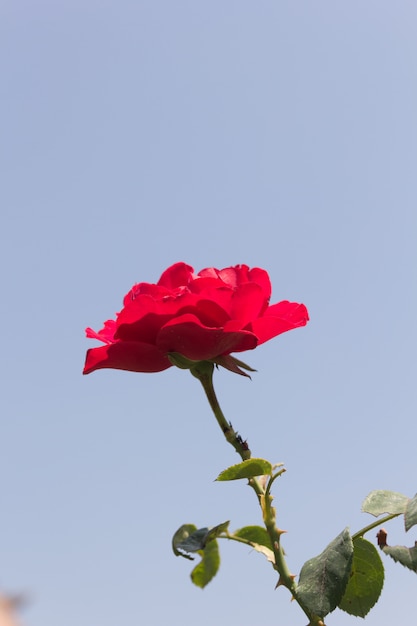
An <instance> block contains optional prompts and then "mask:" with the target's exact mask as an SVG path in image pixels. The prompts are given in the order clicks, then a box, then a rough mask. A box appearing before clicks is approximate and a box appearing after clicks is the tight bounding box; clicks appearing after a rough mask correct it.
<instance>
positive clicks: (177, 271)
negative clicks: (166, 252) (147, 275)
mask: <svg viewBox="0 0 417 626" xmlns="http://www.w3.org/2000/svg"><path fill="white" fill-rule="evenodd" d="M193 278H194V269H193V268H192V267H191V265H186V263H174V265H171V267H168V269H166V270H165V272H163V274H162V276H161V278H160V279H159V280H158V283H157V284H158V285H162V286H163V287H167V288H168V289H177V288H178V287H185V286H187V285H188V283H190V282H191V281H192V279H193Z"/></svg>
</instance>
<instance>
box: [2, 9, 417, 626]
mask: <svg viewBox="0 0 417 626" xmlns="http://www.w3.org/2000/svg"><path fill="white" fill-rule="evenodd" d="M416 30H417V4H416V3H415V1H414V0H398V1H397V2H388V1H387V0H369V1H363V0H351V1H350V2H334V1H330V0H316V1H315V2H294V1H293V0H281V1H280V2H275V1H274V2H272V1H268V0H266V1H262V2H257V3H255V2H252V1H248V0H239V1H237V0H236V1H227V0H226V1H224V0H222V1H221V2H220V1H219V0H212V1H211V2H204V1H202V2H200V1H198V0H193V1H191V0H190V1H184V0H178V1H177V0H175V1H167V0H164V1H160V2H159V1H157V0H152V1H151V0H149V1H141V0H137V1H136V2H135V1H133V0H130V1H129V0H119V1H118V2H115V1H114V0H113V1H109V0H107V1H106V0H102V1H99V0H82V1H81V0H61V1H58V2H57V1H56V0H55V1H52V0H49V1H46V0H38V1H37V2H33V1H29V0H2V1H0V76H1V81H0V90H1V94H0V107H1V116H0V167H1V170H0V171H1V174H0V175H1V185H0V203H1V217H0V219H1V230H0V237H1V246H0V254H1V268H2V289H3V306H2V319H3V321H2V326H3V335H4V338H3V349H2V354H3V358H2V360H1V380H2V383H3V384H2V392H1V420H2V426H1V433H2V446H1V449H2V454H1V455H0V488H1V494H2V512H1V526H0V528H1V532H0V563H1V565H0V589H1V591H3V592H8V591H10V592H21V591H23V592H26V593H27V594H28V596H29V598H30V603H29V605H28V607H27V608H26V609H25V610H24V611H23V612H22V613H21V621H22V624H23V626H120V625H123V626H139V624H141V625H142V624H144V625H146V626H165V625H166V624H181V626H195V624H196V623H198V624H199V626H212V625H213V624H219V625H221V626H222V625H233V626H234V625H239V626H252V625H253V624H261V623H265V624H274V623H276V624H291V625H294V626H304V624H305V621H306V620H305V617H304V616H303V614H302V613H301V611H300V609H299V608H298V607H297V606H296V605H295V603H290V598H289V594H288V593H287V592H286V591H285V590H283V589H279V590H277V591H274V585H275V582H276V578H275V576H274V572H273V571H272V569H271V568H270V566H269V565H268V563H267V562H266V561H264V559H263V558H262V557H261V556H260V555H258V554H256V553H254V552H250V551H248V550H246V549H245V548H242V547H241V546H237V545H230V544H226V543H225V542H223V543H222V544H221V550H222V565H221V569H220V572H219V574H218V576H217V577H216V579H215V580H214V581H213V582H212V583H210V585H209V586H208V587H207V588H206V589H205V590H204V591H201V590H199V589H197V588H195V587H193V586H192V584H191V582H190V580H189V572H190V571H191V567H190V563H189V562H187V561H185V560H183V559H181V560H180V559H178V558H175V557H174V556H173V554H172V553H171V547H170V541H171V536H172V534H173V532H174V531H175V530H176V529H177V528H178V527H179V526H180V525H181V524H182V523H186V522H187V523H195V524H197V525H198V526H206V525H209V526H213V525H215V524H217V523H220V522H223V521H224V520H226V519H230V520H231V527H232V528H238V527H240V526H242V525H245V524H259V523H261V519H260V514H259V510H258V508H257V505H256V502H255V499H254V497H253V494H252V492H251V491H250V490H249V489H248V488H247V487H246V486H245V484H244V483H243V482H242V483H215V482H214V479H215V477H216V476H217V475H218V473H219V472H220V471H221V470H222V469H224V468H225V467H227V466H229V465H231V464H232V463H235V462H236V461H237V460H238V457H237V456H236V454H235V453H234V451H233V450H232V448H230V449H229V447H228V446H227V445H226V444H225V443H224V441H223V440H222V437H221V434H220V433H219V432H217V425H216V424H215V422H214V419H213V418H212V416H211V415H210V412H209V408H208V405H207V403H206V402H205V399H204V397H203V393H202V390H200V388H199V386H198V383H197V381H196V380H195V379H193V378H192V377H191V376H190V375H189V374H188V373H187V372H184V371H180V370H177V369H174V368H171V369H170V370H168V371H166V372H163V373H160V374H155V375H145V374H143V375H141V374H132V373H125V372H115V371H101V372H96V373H94V374H92V375H90V376H88V377H82V376H81V370H82V366H83V362H84V355H85V350H86V349H87V348H88V347H92V346H93V345H94V343H93V342H91V341H87V340H86V339H85V337H84V328H85V327H86V326H92V327H93V328H96V329H98V328H99V327H100V326H101V324H102V322H103V321H104V320H105V319H107V318H108V317H112V316H113V315H114V313H115V312H116V311H118V310H119V309H120V307H121V302H122V298H123V295H124V294H125V293H126V292H127V291H128V290H129V288H130V287H131V286H132V284H133V283H134V282H136V281H149V282H154V281H156V280H157V279H158V277H159V275H160V274H161V272H162V271H163V270H164V269H165V268H166V267H167V266H168V265H170V264H171V263H173V262H175V261H180V260H182V261H185V262H187V263H189V264H191V265H193V266H194V267H195V269H196V270H200V269H201V268H203V267H207V266H216V267H224V266H227V265H235V264H237V263H246V264H248V265H250V266H260V267H264V268H265V269H267V270H268V272H269V274H270V276H271V280H272V285H273V297H272V301H273V302H276V301H278V300H282V299H290V300H296V301H301V302H304V303H305V304H306V305H307V306H308V308H309V311H310V317H311V322H310V324H309V325H308V326H307V327H306V328H304V329H299V330H296V331H293V332H291V333H287V334H286V335H284V336H282V337H279V338H277V339H275V340H273V341H271V342H269V343H268V344H265V345H263V346H261V347H260V348H259V349H257V350H256V351H254V352H253V353H245V354H244V355H242V358H244V360H245V361H247V362H248V363H249V364H250V365H252V366H253V367H255V368H256V369H257V370H258V372H257V373H256V374H255V375H254V376H253V379H252V381H249V380H246V379H244V378H241V377H238V376H235V375H233V374H231V373H229V372H226V371H224V370H223V371H219V372H218V373H217V375H216V379H215V383H216V389H217V392H218V395H219V398H220V401H221V403H222V405H223V408H224V411H225V414H226V417H227V418H228V419H230V420H231V421H232V422H233V425H234V426H235V427H236V428H237V429H238V430H239V432H240V433H241V434H242V436H243V437H244V438H248V440H249V444H250V445H251V448H252V451H253V453H254V455H255V456H263V457H266V458H268V459H270V460H271V461H273V462H278V461H284V462H285V464H286V467H287V470H288V471H287V473H286V474H285V475H284V476H283V478H282V479H281V481H280V482H279V484H276V487H275V492H274V493H275V496H276V500H275V502H276V505H277V509H278V524H279V525H280V526H281V527H283V528H286V529H287V530H288V535H286V537H285V542H284V547H285V548H286V551H287V553H288V561H289V565H290V567H291V569H292V570H293V571H294V573H298V572H299V571H300V568H301V566H302V564H303V562H304V561H306V560H307V559H308V558H310V557H312V556H314V555H316V554H317V553H319V552H321V550H322V549H323V548H324V547H325V545H326V544H327V543H329V542H330V541H331V540H332V539H333V538H334V537H335V536H336V535H337V534H338V533H339V532H340V531H341V530H342V529H343V528H344V527H345V526H350V528H351V530H352V532H355V531H356V530H358V529H359V528H361V527H362V526H364V525H366V524H367V523H369V522H370V521H372V518H370V517H369V516H365V515H364V514H361V513H360V506H361V502H362V500H363V499H364V497H365V496H366V495H367V494H368V493H369V492H370V491H371V490H372V489H376V488H387V489H392V490H395V491H399V492H402V493H405V494H407V495H409V496H413V495H414V494H415V492H416V491H417V481H416V475H417V472H416V465H417V457H416V443H415V442H416V436H417V427H416V406H417V397H416V396H417V394H416V383H415V380H416V357H415V354H416V338H417V337H416V335H417V333H416V324H415V310H416V305H417V296H416V267H417V254H416V239H417V214H416V200H417V179H416V168H417V38H416ZM368 538H369V539H370V540H374V536H373V533H371V534H370V536H369V537H368ZM415 539H416V533H415V529H412V530H411V531H410V532H409V533H408V534H407V535H405V534H404V532H403V531H402V527H401V522H398V523H397V522H395V523H391V524H390V525H389V526H388V541H389V542H391V543H406V544H407V545H409V546H411V545H413V544H414V541H415ZM384 564H385V565H386V583H385V589H384V591H383V595H382V599H381V601H380V603H379V604H378V605H377V607H376V608H375V609H374V610H373V611H372V612H371V613H370V615H369V617H368V618H367V620H366V623H367V625H368V626H388V625H391V624H393V623H395V624H401V625H403V626H409V625H410V626H412V625H413V624H414V618H413V617H411V615H414V613H415V607H414V604H415V602H414V597H415V589H416V576H415V574H413V573H411V572H408V571H406V570H404V569H403V568H402V567H400V566H398V565H395V564H393V563H392V562H390V561H388V559H386V558H385V559H384ZM326 623H328V625H329V626H345V624H346V625H347V624H353V623H356V621H355V618H352V617H350V616H347V615H345V614H343V613H341V612H336V613H334V614H332V615H331V616H329V618H328V620H327V622H326Z"/></svg>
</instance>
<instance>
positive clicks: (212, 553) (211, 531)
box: [172, 522, 229, 588]
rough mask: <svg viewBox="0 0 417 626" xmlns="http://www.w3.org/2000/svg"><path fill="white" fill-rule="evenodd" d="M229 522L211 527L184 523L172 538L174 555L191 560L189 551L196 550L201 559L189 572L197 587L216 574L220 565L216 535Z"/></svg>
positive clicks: (218, 534) (224, 529) (206, 582)
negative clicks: (199, 526)
mask: <svg viewBox="0 0 417 626" xmlns="http://www.w3.org/2000/svg"><path fill="white" fill-rule="evenodd" d="M228 526H229V522H223V523H222V524H218V525H217V526H214V527H213V528H198V529H197V527H196V526H194V524H184V525H183V526H181V527H180V528H179V529H178V530H177V531H176V533H175V534H174V536H173V538H172V549H173V551H174V554H175V556H182V557H184V558H185V559H190V560H193V557H192V556H190V555H189V554H187V553H189V552H196V553H197V554H199V556H201V561H200V563H198V565H196V566H195V568H194V569H193V571H192V572H191V580H192V581H193V583H194V584H195V585H197V587H201V588H204V587H205V586H206V585H207V584H208V583H209V582H210V581H211V580H212V579H213V578H214V576H215V575H216V574H217V571H218V569H219V567H220V553H219V546H218V544H217V541H216V537H219V536H220V535H221V534H222V533H225V532H226V531H227V528H228Z"/></svg>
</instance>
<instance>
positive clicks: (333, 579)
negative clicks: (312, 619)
mask: <svg viewBox="0 0 417 626" xmlns="http://www.w3.org/2000/svg"><path fill="white" fill-rule="evenodd" d="M352 558H353V542H352V538H351V536H350V534H349V531H348V529H347V528H346V529H345V530H344V531H343V532H341V533H340V535H338V536H337V537H336V538H335V539H334V540H333V541H332V542H331V543H329V545H328V546H327V548H325V550H324V551H323V552H322V553H321V554H319V555H318V556H316V557H314V558H313V559H310V560H309V561H307V562H306V563H304V565H303V567H302V569H301V572H300V582H299V584H298V587H297V591H296V594H295V595H296V597H297V598H299V599H300V600H301V601H302V602H303V604H304V605H305V606H306V607H307V608H308V609H309V610H310V611H311V612H312V613H314V615H316V616H318V617H321V618H323V617H325V616H326V615H327V614H328V613H330V612H331V611H333V610H334V609H335V608H336V607H337V606H338V604H339V603H340V601H341V599H342V597H343V594H344V591H345V589H346V585H347V583H348V580H349V574H350V570H351V567H352Z"/></svg>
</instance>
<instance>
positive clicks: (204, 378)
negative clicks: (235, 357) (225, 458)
mask: <svg viewBox="0 0 417 626" xmlns="http://www.w3.org/2000/svg"><path fill="white" fill-rule="evenodd" d="M213 370H214V365H213V363H210V362H209V361H201V362H200V363H198V364H197V365H196V366H195V367H193V368H192V369H191V373H192V374H193V376H195V377H196V378H198V380H199V381H200V382H201V384H202V385H203V389H204V391H205V394H206V396H207V400H208V401H209V404H210V406H211V409H212V411H213V413H214V416H215V418H216V420H217V423H218V425H219V426H220V428H221V430H222V433H223V435H224V436H225V437H226V440H227V441H228V442H229V443H230V444H231V445H232V446H233V447H234V449H235V450H236V452H237V453H238V454H239V455H240V457H241V459H242V460H243V461H246V460H247V459H250V457H251V451H250V450H249V447H248V444H247V443H246V441H243V439H242V437H241V436H240V435H239V434H238V433H237V432H236V431H235V430H234V429H233V427H232V425H231V423H230V422H228V421H227V420H226V418H225V416H224V415H223V411H222V410H221V408H220V404H219V401H218V400H217V396H216V393H215V391H214V386H213Z"/></svg>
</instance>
